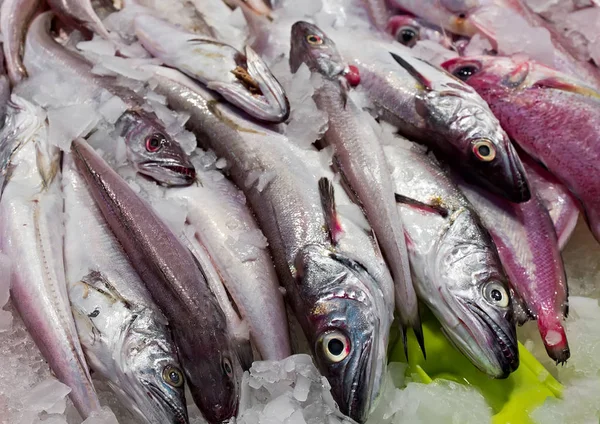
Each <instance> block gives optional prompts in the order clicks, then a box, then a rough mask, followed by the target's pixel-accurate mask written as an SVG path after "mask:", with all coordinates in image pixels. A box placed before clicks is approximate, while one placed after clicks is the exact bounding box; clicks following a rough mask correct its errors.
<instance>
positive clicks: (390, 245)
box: [290, 21, 424, 351]
mask: <svg viewBox="0 0 600 424" xmlns="http://www.w3.org/2000/svg"><path fill="white" fill-rule="evenodd" d="M302 64H306V65H307V66H308V68H309V69H310V70H311V72H313V73H316V74H319V75H321V76H322V78H321V80H320V81H319V87H318V88H316V89H315V95H314V96H313V98H314V99H315V102H316V104H317V106H318V107H319V109H320V110H322V111H323V112H325V113H326V114H327V116H328V122H329V126H328V128H327V131H326V132H325V135H324V141H325V142H326V143H327V144H329V145H330V146H332V147H333V157H334V162H335V165H336V168H337V169H336V170H337V171H338V172H339V173H340V174H341V175H342V178H343V179H344V181H345V182H346V183H347V184H348V185H349V188H350V189H351V190H352V192H353V193H354V194H355V195H356V197H357V198H358V201H359V202H360V204H361V206H362V208H363V209H364V211H365V214H366V216H367V218H368V220H369V222H370V224H371V228H372V230H373V231H374V233H375V237H376V238H377V242H378V243H379V246H380V248H381V250H382V253H383V255H384V257H385V258H386V260H387V263H388V266H389V268H390V271H391V273H392V277H393V279H394V285H395V287H396V309H397V310H398V313H399V315H400V324H401V327H402V331H403V337H404V342H405V343H406V331H407V328H408V327H412V328H413V330H414V332H415V335H416V336H417V339H418V340H419V343H420V345H421V349H423V351H424V342H423V330H422V328H421V320H420V317H419V309H418V302H417V295H416V294H415V290H414V288H413V283H412V280H411V275H410V265H409V263H408V253H407V251H406V242H405V238H404V229H403V226H402V221H401V219H400V215H399V213H398V208H397V207H396V202H395V199H394V193H393V189H392V181H391V179H390V173H389V170H388V166H387V163H386V159H385V155H384V154H383V148H382V145H381V142H380V140H379V137H378V135H377V134H376V133H375V131H374V129H373V127H372V126H371V123H370V122H369V121H367V120H365V119H364V116H363V111H362V110H361V109H359V108H358V107H357V106H356V105H355V104H354V102H353V101H352V100H351V99H349V98H348V92H347V90H348V85H347V83H346V79H345V78H344V75H343V74H344V72H345V70H346V65H345V64H344V63H343V61H342V58H341V56H340V55H339V53H338V51H337V49H336V46H335V43H334V42H333V41H332V40H331V39H330V38H329V37H328V36H327V34H325V33H324V32H323V31H321V29H319V28H318V27H316V26H315V25H313V24H310V23H308V22H303V21H298V22H296V23H295V24H294V25H293V26H292V34H291V50H290V66H291V70H292V72H293V73H295V72H296V71H297V70H298V68H299V67H300V65H302Z"/></svg>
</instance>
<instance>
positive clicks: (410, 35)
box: [396, 26, 419, 47]
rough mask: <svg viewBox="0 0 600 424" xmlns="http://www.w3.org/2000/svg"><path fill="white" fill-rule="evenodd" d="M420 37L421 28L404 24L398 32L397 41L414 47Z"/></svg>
mask: <svg viewBox="0 0 600 424" xmlns="http://www.w3.org/2000/svg"><path fill="white" fill-rule="evenodd" d="M418 39H419V29H418V28H416V27H414V26H403V27H400V28H399V29H398V31H397V32H396V41H398V42H400V43H401V44H404V45H405V46H407V47H413V46H414V45H415V44H417V40H418Z"/></svg>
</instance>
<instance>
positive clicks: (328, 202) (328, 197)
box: [319, 177, 344, 246]
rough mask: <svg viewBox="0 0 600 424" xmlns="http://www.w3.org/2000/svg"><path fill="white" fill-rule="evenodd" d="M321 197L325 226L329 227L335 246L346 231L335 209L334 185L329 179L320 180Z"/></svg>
mask: <svg viewBox="0 0 600 424" xmlns="http://www.w3.org/2000/svg"><path fill="white" fill-rule="evenodd" d="M319 196H320V197H321V207H322V208H323V215H324V217H325V225H326V226H327V232H328V233H329V239H330V240H331V243H332V244H333V245H334V246H335V245H337V243H338V241H339V239H340V236H341V234H342V232H343V231H344V230H343V228H342V224H341V223H340V220H339V217H338V214H337V211H336V207H335V190H334V188H333V184H332V183H331V181H330V180H329V178H327V177H322V178H320V179H319Z"/></svg>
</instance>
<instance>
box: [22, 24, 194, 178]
mask: <svg viewBox="0 0 600 424" xmlns="http://www.w3.org/2000/svg"><path fill="white" fill-rule="evenodd" d="M51 22H52V13H50V12H47V13H43V14H41V15H39V16H38V17H37V18H36V19H34V21H33V22H32V24H31V27H30V28H29V32H28V34H27V42H26V48H25V64H26V67H27V70H28V71H29V73H30V74H31V75H37V74H43V73H44V72H47V71H48V70H49V69H50V70H54V71H56V72H57V73H60V74H61V75H64V76H65V77H66V78H73V77H74V78H75V80H74V82H75V83H78V84H80V85H81V86H82V91H83V90H84V87H85V89H86V90H88V89H89V91H90V92H91V93H92V94H90V96H92V97H96V98H97V99H96V98H92V99H91V100H92V101H98V99H99V98H100V96H101V95H102V93H105V91H108V92H110V93H111V94H113V95H115V96H117V97H119V98H120V99H121V100H123V102H125V104H126V105H127V110H126V111H125V113H124V114H123V115H121V117H120V118H119V119H118V121H117V122H116V124H115V125H116V127H117V129H118V130H119V133H118V134H116V136H122V137H123V138H124V139H125V143H126V147H127V154H128V157H129V159H130V160H132V161H133V163H134V165H135V166H136V168H137V170H138V171H139V172H140V173H142V174H145V175H147V176H149V177H150V178H153V179H155V180H157V181H158V182H160V183H162V184H165V185H190V184H192V183H193V182H194V181H195V179H196V177H195V170H194V167H193V165H192V164H191V162H190V160H189V157H188V155H187V154H186V153H185V152H184V151H183V149H182V148H181V146H180V145H179V143H177V141H176V140H174V139H173V138H172V137H170V136H169V135H168V134H167V132H166V130H165V128H164V125H163V123H162V122H161V121H160V120H159V119H158V117H157V116H156V115H155V114H154V113H151V112H146V111H145V110H144V100H143V99H142V98H141V97H140V96H139V95H138V94H136V93H135V92H133V91H131V90H129V89H127V88H124V87H121V86H119V85H117V83H116V79H115V78H113V77H106V76H99V75H95V74H93V73H92V65H91V64H90V63H88V62H87V61H86V60H85V59H83V58H82V57H80V56H79V55H78V54H77V53H74V52H72V51H70V50H67V49H66V48H64V47H63V46H61V45H59V44H58V43H57V42H56V41H54V40H53V39H52V37H51V35H50V33H49V30H50V24H51Z"/></svg>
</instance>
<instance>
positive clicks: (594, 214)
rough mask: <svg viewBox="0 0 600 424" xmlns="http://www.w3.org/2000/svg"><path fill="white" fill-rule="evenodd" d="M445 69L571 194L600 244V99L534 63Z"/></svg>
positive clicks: (457, 64)
mask: <svg viewBox="0 0 600 424" xmlns="http://www.w3.org/2000/svg"><path fill="white" fill-rule="evenodd" d="M442 66H444V67H445V68H446V69H448V70H449V71H450V72H452V73H454V74H455V75H458V76H459V77H461V78H463V79H464V80H465V81H466V82H467V83H468V84H470V85H472V86H473V87H474V88H475V89H476V90H477V91H478V92H479V93H480V94H481V95H482V97H483V98H485V99H486V101H487V102H488V103H489V105H490V107H491V108H492V110H493V111H494V114H495V115H496V116H497V117H498V119H500V122H501V123H502V126H503V127H504V128H505V129H506V131H507V132H508V134H509V135H510V137H511V139H513V140H514V141H515V143H517V144H518V145H519V146H520V147H521V148H522V149H523V150H524V151H525V152H527V153H528V154H529V155H530V156H532V157H533V158H534V159H535V160H537V161H539V162H541V163H542V164H544V165H545V167H546V168H547V169H548V170H549V171H550V172H551V173H552V174H554V175H555V176H556V177H557V178H558V179H559V180H560V181H561V182H562V183H563V184H564V185H565V186H566V187H568V188H569V189H570V190H571V192H572V193H573V194H574V195H575V196H576V197H577V198H578V199H579V200H580V202H581V204H582V205H583V208H584V210H585V215H586V218H587V220H588V223H589V225H590V228H591V230H592V232H593V233H594V235H595V237H596V239H598V240H600V203H599V202H600V184H598V181H600V175H599V174H598V172H599V168H598V166H597V163H598V161H599V160H600V157H598V155H599V154H600V153H598V152H600V150H599V149H598V146H599V144H600V107H599V106H600V94H599V93H598V92H596V91H595V90H594V89H593V88H591V87H588V86H586V85H585V84H584V83H583V82H580V81H577V80H574V79H572V78H570V77H569V76H567V75H565V74H562V73H559V72H557V71H554V70H552V69H550V68H547V67H545V66H543V65H539V64H537V63H535V62H532V61H522V60H519V59H511V58H495V57H485V56H481V57H473V58H469V59H466V58H465V59H462V58H458V59H453V60H450V61H448V62H446V63H444V64H443V65H442Z"/></svg>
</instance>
